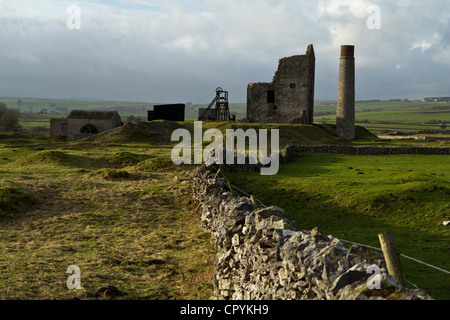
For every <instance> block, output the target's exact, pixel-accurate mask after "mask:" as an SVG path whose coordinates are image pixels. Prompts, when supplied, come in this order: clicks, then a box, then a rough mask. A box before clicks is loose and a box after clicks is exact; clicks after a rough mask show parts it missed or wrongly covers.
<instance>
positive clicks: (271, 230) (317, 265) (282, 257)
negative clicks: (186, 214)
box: [193, 165, 431, 300]
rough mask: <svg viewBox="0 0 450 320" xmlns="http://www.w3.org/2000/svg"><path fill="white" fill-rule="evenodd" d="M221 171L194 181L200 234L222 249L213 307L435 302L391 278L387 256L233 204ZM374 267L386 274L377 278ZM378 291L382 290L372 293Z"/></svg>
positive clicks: (202, 173) (209, 169)
mask: <svg viewBox="0 0 450 320" xmlns="http://www.w3.org/2000/svg"><path fill="white" fill-rule="evenodd" d="M218 168H219V167H218V166H216V165H211V166H206V165H204V166H202V167H200V168H199V169H198V171H197V172H196V173H195V174H194V177H193V196H194V199H195V201H196V202H197V203H198V210H200V216H201V223H202V226H203V227H204V228H205V229H206V230H208V231H209V232H211V235H212V241H213V243H214V245H215V247H216V248H217V256H216V259H215V262H214V266H215V274H214V279H213V282H214V298H215V299H225V300H242V299H245V300H290V299H308V300H360V299H362V300H365V299H395V300H400V299H406V300H410V299H420V300H428V299H431V297H429V296H428V295H427V294H426V293H425V292H424V291H422V290H419V289H417V290H413V289H409V288H404V287H402V286H401V285H400V284H399V283H398V281H397V280H396V279H395V278H393V277H392V276H390V275H389V274H388V273H387V270H386V265H385V262H384V258H383V255H382V254H380V253H377V252H374V251H370V250H369V249H367V248H365V247H362V246H357V245H353V246H352V247H350V248H349V249H347V248H345V247H344V245H343V244H342V242H341V241H340V240H339V239H337V238H335V237H333V236H331V235H325V234H323V233H322V231H321V230H320V229H319V228H314V229H313V230H297V229H296V225H295V222H293V221H289V220H288V219H286V218H285V217H284V211H283V209H281V208H279V207H276V206H272V207H268V208H260V207H257V206H255V205H254V204H253V203H252V201H251V199H250V198H247V197H239V196H234V195H233V194H232V193H231V192H230V188H229V186H228V183H227V182H226V181H225V180H224V179H223V178H221V177H220V175H218V174H217V171H218ZM373 265H376V266H378V267H379V269H378V270H379V271H380V274H378V275H375V274H373V273H372V272H371V269H370V268H371V266H373ZM375 284H379V285H381V287H380V289H377V288H375V289H370V288H372V287H373V285H375ZM369 287H370V288H369Z"/></svg>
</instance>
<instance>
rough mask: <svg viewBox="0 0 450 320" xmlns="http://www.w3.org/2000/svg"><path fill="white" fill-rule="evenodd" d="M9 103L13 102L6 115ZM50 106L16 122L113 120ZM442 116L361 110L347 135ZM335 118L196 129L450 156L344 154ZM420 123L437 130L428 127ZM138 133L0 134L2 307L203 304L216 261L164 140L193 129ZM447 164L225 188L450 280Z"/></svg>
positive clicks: (365, 163)
mask: <svg viewBox="0 0 450 320" xmlns="http://www.w3.org/2000/svg"><path fill="white" fill-rule="evenodd" d="M17 100H18V99H16V98H11V99H10V100H9V102H8V107H11V106H12V104H16V105H17ZM0 102H4V99H0ZM27 103H28V104H29V105H31V107H28V105H27ZM50 104H51V105H49V101H47V100H42V101H41V100H33V99H29V100H27V99H22V102H21V105H20V109H22V110H27V109H28V110H29V108H31V110H33V112H34V111H36V110H38V109H39V108H41V109H42V108H44V107H45V108H48V109H49V110H56V108H57V107H61V108H62V106H63V104H64V105H66V106H67V108H80V109H86V108H87V109H89V108H92V109H95V108H100V107H101V106H102V107H104V108H117V106H119V104H117V103H113V102H101V103H100V102H85V101H81V102H73V104H69V102H67V101H63V100H61V101H53V100H52V101H50ZM108 105H109V106H108ZM147 105H149V104H142V105H140V104H138V103H136V104H134V103H129V104H126V103H123V106H122V107H123V108H124V109H122V110H123V112H121V111H119V113H120V114H121V116H122V117H123V118H124V117H126V116H128V115H141V114H144V115H145V112H146V110H147ZM150 105H151V104H150ZM114 106H116V107H114ZM39 110H40V109H39ZM60 110H62V109H60ZM186 110H187V113H186V118H187V119H196V117H197V112H196V109H195V107H188V108H187V109H186ZM333 110H334V111H333ZM231 111H232V113H236V114H237V115H238V117H237V118H238V119H239V118H242V117H244V116H245V104H232V105H231ZM315 112H317V113H321V112H322V113H327V112H328V113H330V112H331V113H333V112H335V106H333V105H324V106H320V102H317V106H316V108H315ZM449 115H450V109H449V108H448V107H447V104H445V103H424V102H417V101H414V102H371V103H358V104H357V113H356V116H357V120H358V121H360V123H357V125H360V126H363V127H365V128H366V129H368V130H369V131H371V132H372V133H379V132H382V131H385V130H388V131H396V130H401V131H410V132H415V131H418V130H422V129H433V130H440V124H441V123H443V122H446V123H450V119H449ZM62 116H64V115H62V114H61V115H52V114H29V113H22V114H21V119H20V124H21V125H22V127H23V128H25V129H30V128H33V127H44V128H49V124H50V121H49V119H50V118H53V117H62ZM334 117H335V115H333V114H322V115H318V116H316V117H315V122H316V123H320V122H324V123H328V124H326V125H324V126H323V127H320V126H301V125H276V124H246V123H239V122H237V123H214V122H209V123H205V124H204V127H203V128H204V130H206V129H209V128H216V127H217V128H219V129H220V130H222V131H224V130H226V129H227V128H243V129H244V130H245V129H248V128H255V129H259V128H267V129H271V128H278V129H280V147H281V148H282V147H284V145H286V144H287V143H289V142H296V143H299V144H342V143H351V144H354V145H394V146H408V145H417V146H419V145H420V146H448V145H449V144H450V142H433V143H428V142H423V141H414V140H406V141H382V140H377V139H376V137H374V136H373V135H371V134H370V133H368V132H367V131H366V130H364V128H361V127H359V128H358V139H357V140H355V141H353V142H346V141H343V140H342V139H338V138H337V137H335V136H333V132H334V127H333V125H332V124H333V123H334V121H335V120H334V119H335V118H334ZM431 121H432V122H435V123H426V122H431ZM146 126H149V130H150V131H151V132H150V133H149V132H142V131H139V130H135V129H134V127H133V125H132V124H126V125H125V126H123V127H121V128H119V129H117V130H116V131H115V133H114V134H112V135H102V134H99V135H97V136H94V137H92V138H90V139H85V140H81V141H76V142H70V143H65V142H58V141H54V140H52V139H51V138H50V137H49V134H48V133H45V132H39V133H25V132H16V133H3V134H0V299H72V298H80V299H208V298H209V297H210V296H211V294H212V282H211V277H212V274H213V272H214V270H213V261H214V256H215V250H214V248H213V247H212V246H211V244H210V236H209V234H206V233H204V232H203V231H202V230H201V228H200V227H199V224H198V222H199V221H198V218H197V217H196V215H195V213H194V211H195V208H194V207H193V204H192V202H191V201H190V180H189V179H190V176H191V174H192V171H193V170H195V167H194V166H184V167H177V166H173V165H172V163H171V161H170V152H171V148H172V146H173V144H172V145H171V144H170V133H171V130H173V129H175V128H181V127H183V128H186V129H189V130H192V128H193V123H192V121H187V122H185V123H171V122H165V121H162V122H158V121H156V122H152V123H147V124H146ZM161 132H164V133H163V134H162V133H161ZM448 158H449V156H419V155H408V156H401V155H398V156H355V155H337V154H298V155H297V157H295V158H294V159H293V161H292V162H290V163H288V164H282V166H281V169H280V171H279V173H278V174H277V175H276V176H260V175H259V174H254V173H240V174H236V175H230V176H229V177H228V178H229V179H231V181H232V183H233V184H235V185H236V186H238V187H239V188H240V189H242V190H245V191H246V192H248V193H251V194H254V195H255V196H256V197H257V198H258V199H259V200H261V201H262V202H263V203H264V204H265V205H277V206H280V207H282V208H283V209H284V210H285V211H286V214H287V215H288V217H289V218H290V219H292V220H296V222H297V226H298V228H300V229H312V228H313V227H315V226H318V227H319V228H321V229H322V230H323V231H324V232H326V233H328V234H332V235H333V236H336V237H338V238H341V239H345V240H349V241H353V242H358V243H363V244H367V245H370V246H375V247H379V243H378V238H377V234H378V233H380V232H383V231H387V230H389V231H392V232H393V233H394V236H395V239H396V242H397V246H398V247H399V250H400V252H401V253H402V254H405V255H408V256H411V257H414V258H416V259H419V260H421V261H424V262H426V263H429V264H432V265H435V266H437V267H439V268H442V269H445V270H449V269H450V231H449V228H448V227H445V226H443V225H442V222H443V221H444V220H450V216H449V212H450V201H449V199H450V171H449V167H448ZM402 264H403V266H404V269H405V275H406V278H407V280H408V281H410V283H412V284H414V285H417V286H418V287H420V288H421V289H424V290H425V291H427V292H428V293H429V294H430V295H431V296H432V297H433V298H435V299H445V300H450V296H449V292H450V283H449V277H448V275H446V274H443V273H441V272H439V271H437V270H434V269H430V268H429V267H427V266H424V265H421V264H417V263H416V262H413V261H410V260H408V259H402ZM70 265H78V266H79V267H80V269H81V274H82V278H81V283H82V290H75V291H72V290H68V289H67V287H66V280H67V277H68V274H67V273H66V269H67V267H68V266H70ZM412 284H411V286H412ZM108 288H114V290H112V289H110V290H109V291H108ZM105 290H106V291H105Z"/></svg>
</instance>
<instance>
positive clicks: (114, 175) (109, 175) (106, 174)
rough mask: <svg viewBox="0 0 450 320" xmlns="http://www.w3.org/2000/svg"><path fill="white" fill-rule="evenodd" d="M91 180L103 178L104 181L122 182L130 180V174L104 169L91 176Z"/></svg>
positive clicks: (123, 171) (92, 173)
mask: <svg viewBox="0 0 450 320" xmlns="http://www.w3.org/2000/svg"><path fill="white" fill-rule="evenodd" d="M89 177H91V178H101V179H104V180H120V179H128V178H129V177H130V174H129V173H128V171H125V170H117V169H111V168H103V169H100V170H96V171H94V172H91V173H90V174H89Z"/></svg>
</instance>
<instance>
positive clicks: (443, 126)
mask: <svg viewBox="0 0 450 320" xmlns="http://www.w3.org/2000/svg"><path fill="white" fill-rule="evenodd" d="M441 129H442V131H445V129H447V125H446V124H445V122H444V123H442V124H441Z"/></svg>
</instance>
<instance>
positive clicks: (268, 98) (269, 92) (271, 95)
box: [267, 90, 275, 103]
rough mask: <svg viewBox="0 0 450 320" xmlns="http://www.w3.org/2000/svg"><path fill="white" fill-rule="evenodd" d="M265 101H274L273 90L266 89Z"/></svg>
mask: <svg viewBox="0 0 450 320" xmlns="http://www.w3.org/2000/svg"><path fill="white" fill-rule="evenodd" d="M267 103H275V91H273V90H268V91H267Z"/></svg>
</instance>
